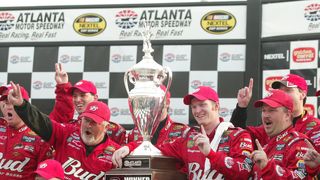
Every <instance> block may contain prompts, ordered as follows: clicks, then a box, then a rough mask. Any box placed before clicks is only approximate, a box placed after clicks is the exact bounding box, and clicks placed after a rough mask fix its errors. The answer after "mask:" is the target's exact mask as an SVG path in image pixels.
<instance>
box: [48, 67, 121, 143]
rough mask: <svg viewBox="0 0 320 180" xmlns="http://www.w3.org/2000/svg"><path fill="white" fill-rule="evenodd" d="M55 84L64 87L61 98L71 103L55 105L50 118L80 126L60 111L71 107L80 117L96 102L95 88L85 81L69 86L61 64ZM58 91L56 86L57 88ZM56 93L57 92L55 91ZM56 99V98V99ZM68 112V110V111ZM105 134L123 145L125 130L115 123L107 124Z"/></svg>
mask: <svg viewBox="0 0 320 180" xmlns="http://www.w3.org/2000/svg"><path fill="white" fill-rule="evenodd" d="M55 79H56V82H57V84H59V87H60V86H64V88H65V89H66V91H67V93H64V94H62V95H63V96H62V97H61V98H66V99H68V98H71V99H72V101H69V100H68V101H65V103H64V104H62V103H56V104H55V106H54V108H53V112H52V113H51V114H50V117H52V116H53V115H54V116H57V117H55V118H53V119H54V120H55V121H57V122H60V123H71V124H74V125H76V126H80V120H79V118H78V119H72V118H69V117H70V116H64V117H63V116H62V114H64V113H61V111H60V110H61V109H64V108H65V107H70V106H71V107H72V111H74V109H75V110H76V112H77V113H78V114H79V115H80V114H81V113H82V112H83V111H84V110H85V108H86V106H87V105H88V104H89V103H90V102H92V101H97V100H98V94H97V88H96V86H95V85H94V84H93V83H92V82H91V81H87V80H80V81H79V82H77V83H76V84H75V85H74V86H72V87H71V86H69V84H70V83H69V78H68V74H67V73H66V72H65V71H64V70H63V69H62V66H61V64H58V65H57V64H56V78H55ZM57 89H58V86H57ZM56 91H57V90H56ZM56 98H58V96H57V97H56ZM69 111H70V110H69ZM107 129H108V130H107V134H108V136H109V137H110V138H111V139H112V140H113V141H115V142H116V143H118V144H120V145H123V144H125V143H126V131H125V129H124V128H123V127H122V126H121V125H120V124H117V123H115V122H111V121H110V122H109V124H108V126H107Z"/></svg>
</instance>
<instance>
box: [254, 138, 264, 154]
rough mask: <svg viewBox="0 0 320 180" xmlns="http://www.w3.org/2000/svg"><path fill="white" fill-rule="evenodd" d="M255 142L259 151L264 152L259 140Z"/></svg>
mask: <svg viewBox="0 0 320 180" xmlns="http://www.w3.org/2000/svg"><path fill="white" fill-rule="evenodd" d="M255 141H256V145H257V148H258V150H259V151H263V148H262V146H261V144H260V142H259V140H258V139H256V140H255Z"/></svg>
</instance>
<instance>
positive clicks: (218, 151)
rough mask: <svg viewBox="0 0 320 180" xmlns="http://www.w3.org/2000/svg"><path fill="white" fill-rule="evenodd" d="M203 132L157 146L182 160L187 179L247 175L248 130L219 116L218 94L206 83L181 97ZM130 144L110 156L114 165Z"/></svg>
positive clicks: (243, 177)
mask: <svg viewBox="0 0 320 180" xmlns="http://www.w3.org/2000/svg"><path fill="white" fill-rule="evenodd" d="M184 103H185V104H186V105H190V107H191V110H192V114H193V116H194V117H195V119H196V121H197V122H198V124H199V125H200V126H202V128H201V129H202V133H199V132H198V131H195V130H194V129H192V130H190V131H189V132H188V133H186V135H185V136H183V137H181V138H178V139H176V140H175V141H173V142H171V143H165V144H162V145H160V146H158V148H159V149H160V150H161V151H162V153H163V154H164V155H166V156H170V157H174V158H176V159H178V160H180V161H182V162H184V164H185V166H186V169H187V171H188V176H189V179H221V178H225V179H232V178H235V176H237V179H248V177H249V176H250V173H251V167H252V161H251V159H250V158H249V155H250V153H251V152H252V151H253V147H252V141H251V137H250V134H249V133H248V132H246V131H245V130H243V129H241V128H233V126H232V124H231V123H228V122H224V121H223V119H222V118H221V117H219V97H218V94H217V93H216V92H215V91H214V90H213V89H211V88H210V87H207V86H201V87H199V88H198V89H197V90H196V91H195V92H193V93H192V94H189V95H186V96H185V97H184ZM130 150H132V148H130V147H126V146H124V147H122V148H121V149H119V150H118V151H116V152H115V153H114V156H113V157H112V159H113V163H114V165H115V166H118V167H121V165H122V162H121V159H122V158H123V157H124V156H126V155H128V154H129V152H130Z"/></svg>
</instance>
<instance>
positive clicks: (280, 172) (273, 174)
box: [261, 140, 308, 180]
mask: <svg viewBox="0 0 320 180" xmlns="http://www.w3.org/2000/svg"><path fill="white" fill-rule="evenodd" d="M306 147H308V146H307V144H306V143H305V142H304V140H299V141H296V142H295V143H294V144H292V145H291V146H289V148H287V154H286V157H285V159H286V160H287V163H286V164H283V163H281V164H280V163H277V162H276V160H274V159H271V160H269V161H268V164H267V166H266V167H264V168H263V169H262V170H261V177H262V178H263V179H264V180H267V179H270V180H275V179H307V177H308V174H307V172H306V169H305V163H304V160H303V158H302V154H305V153H306V151H305V150H303V149H304V148H306Z"/></svg>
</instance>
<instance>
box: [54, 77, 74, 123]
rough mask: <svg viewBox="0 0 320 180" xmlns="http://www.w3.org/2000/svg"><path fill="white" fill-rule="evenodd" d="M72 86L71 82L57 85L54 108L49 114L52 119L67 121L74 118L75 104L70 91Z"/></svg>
mask: <svg viewBox="0 0 320 180" xmlns="http://www.w3.org/2000/svg"><path fill="white" fill-rule="evenodd" d="M70 88H71V83H65V84H57V85H56V90H55V94H56V100H55V104H54V107H53V110H52V112H51V113H50V115H49V117H50V119H52V120H54V121H56V122H59V123H67V122H69V121H70V120H71V119H73V115H74V106H73V102H72V96H71V95H70V94H69V93H68V89H70Z"/></svg>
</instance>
